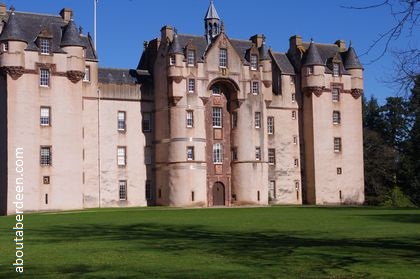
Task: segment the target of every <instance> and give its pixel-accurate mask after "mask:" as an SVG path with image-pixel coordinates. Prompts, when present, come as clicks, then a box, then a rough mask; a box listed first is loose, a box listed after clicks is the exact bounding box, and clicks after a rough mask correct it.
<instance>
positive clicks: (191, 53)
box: [187, 49, 195, 66]
mask: <svg viewBox="0 0 420 279" xmlns="http://www.w3.org/2000/svg"><path fill="white" fill-rule="evenodd" d="M187 65H188V66H194V65H195V50H191V49H189V50H188V51H187Z"/></svg>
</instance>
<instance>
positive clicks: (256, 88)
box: [252, 81, 260, 94]
mask: <svg viewBox="0 0 420 279" xmlns="http://www.w3.org/2000/svg"><path fill="white" fill-rule="evenodd" d="M258 93H260V84H259V82H258V81H253V82H252V94H258Z"/></svg>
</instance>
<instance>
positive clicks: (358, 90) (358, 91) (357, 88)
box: [344, 43, 363, 98]
mask: <svg viewBox="0 0 420 279" xmlns="http://www.w3.org/2000/svg"><path fill="white" fill-rule="evenodd" d="M344 67H345V68H346V70H347V71H348V72H349V73H350V75H351V94H352V95H353V97H356V98H358V97H360V96H361V95H362V94H363V66H362V64H361V63H360V61H359V58H358V57H357V54H356V51H355V50H354V48H353V47H352V45H351V43H350V46H349V48H348V50H347V52H346V53H345V56H344Z"/></svg>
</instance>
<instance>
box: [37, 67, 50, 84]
mask: <svg viewBox="0 0 420 279" xmlns="http://www.w3.org/2000/svg"><path fill="white" fill-rule="evenodd" d="M49 83H50V71H49V70H48V69H41V70H40V74H39V84H40V85H41V86H49Z"/></svg>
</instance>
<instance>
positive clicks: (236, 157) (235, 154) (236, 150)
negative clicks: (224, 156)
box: [232, 147, 238, 161]
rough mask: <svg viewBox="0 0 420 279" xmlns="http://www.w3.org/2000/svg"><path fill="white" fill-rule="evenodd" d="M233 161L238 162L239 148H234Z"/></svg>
mask: <svg viewBox="0 0 420 279" xmlns="http://www.w3.org/2000/svg"><path fill="white" fill-rule="evenodd" d="M232 161H238V148H237V147H234V148H232Z"/></svg>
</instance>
